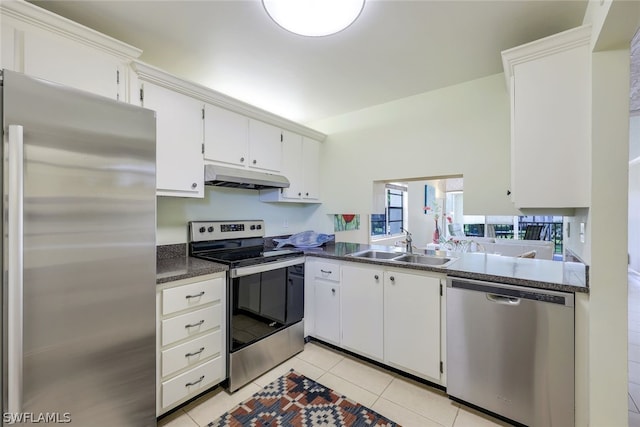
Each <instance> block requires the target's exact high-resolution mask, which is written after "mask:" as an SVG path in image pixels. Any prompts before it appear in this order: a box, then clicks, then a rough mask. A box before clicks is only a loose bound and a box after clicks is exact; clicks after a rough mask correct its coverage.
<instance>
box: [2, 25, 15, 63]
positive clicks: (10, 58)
mask: <svg viewBox="0 0 640 427" xmlns="http://www.w3.org/2000/svg"><path fill="white" fill-rule="evenodd" d="M15 42H16V33H15V28H13V27H12V26H10V25H7V24H5V23H4V22H3V25H2V26H0V68H4V69H7V70H13V71H19V70H17V69H16V63H15V49H14V48H15Z"/></svg>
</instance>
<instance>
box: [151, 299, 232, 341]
mask: <svg viewBox="0 0 640 427" xmlns="http://www.w3.org/2000/svg"><path fill="white" fill-rule="evenodd" d="M221 309H222V306H221V305H220V304H216V305H214V306H212V307H206V308H201V309H200V310H196V311H193V312H191V313H186V314H182V315H180V316H176V317H173V318H171V319H167V320H163V321H162V322H161V323H162V346H165V345H168V344H171V343H173V342H176V341H180V340H183V339H185V338H189V337H191V336H194V335H197V334H200V333H202V332H205V331H208V330H210V329H213V328H215V327H219V326H220V324H221Z"/></svg>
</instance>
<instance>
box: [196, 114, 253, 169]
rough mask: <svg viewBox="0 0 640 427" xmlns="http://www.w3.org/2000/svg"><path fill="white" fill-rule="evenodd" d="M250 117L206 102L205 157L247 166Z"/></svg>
mask: <svg viewBox="0 0 640 427" xmlns="http://www.w3.org/2000/svg"><path fill="white" fill-rule="evenodd" d="M248 144H249V119H248V118H247V117H245V116H243V115H240V114H238V113H235V112H233V111H229V110H225V109H224V108H220V107H216V106H215V105H210V104H206V105H205V114H204V158H205V159H206V160H211V161H216V162H221V163H228V164H231V165H237V166H245V165H247V164H248V163H249V148H248V147H249V145H248Z"/></svg>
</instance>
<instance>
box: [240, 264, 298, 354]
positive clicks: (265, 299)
mask: <svg viewBox="0 0 640 427" xmlns="http://www.w3.org/2000/svg"><path fill="white" fill-rule="evenodd" d="M303 266H304V257H295V258H289V259H285V260H280V261H274V262H268V263H263V264H258V265H253V266H250V267H241V268H236V269H232V270H231V271H230V274H229V277H230V278H229V351H230V352H231V353H233V352H235V351H238V350H240V349H242V348H244V347H246V346H248V345H251V344H253V343H255V342H256V341H259V340H261V339H263V338H266V337H268V336H269V335H272V334H274V333H276V332H278V331H280V330H282V329H284V328H285V327H287V326H289V325H292V324H294V323H297V322H299V321H300V320H302V318H303V315H304V313H303V307H304V276H303V273H302V271H304V268H302V267H303Z"/></svg>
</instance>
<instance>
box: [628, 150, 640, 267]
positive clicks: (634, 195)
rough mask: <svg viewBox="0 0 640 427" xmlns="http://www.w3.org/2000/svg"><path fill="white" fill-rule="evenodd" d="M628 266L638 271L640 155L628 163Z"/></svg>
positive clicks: (639, 259)
mask: <svg viewBox="0 0 640 427" xmlns="http://www.w3.org/2000/svg"><path fill="white" fill-rule="evenodd" d="M629 268H631V269H632V270H634V271H636V272H640V157H637V158H636V159H634V161H633V162H632V163H629Z"/></svg>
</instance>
